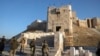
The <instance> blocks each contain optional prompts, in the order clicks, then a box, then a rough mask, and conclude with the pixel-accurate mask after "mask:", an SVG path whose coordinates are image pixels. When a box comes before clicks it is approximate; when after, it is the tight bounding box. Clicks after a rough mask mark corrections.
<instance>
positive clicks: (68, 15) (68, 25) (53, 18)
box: [47, 5, 75, 46]
mask: <svg viewBox="0 0 100 56" xmlns="http://www.w3.org/2000/svg"><path fill="white" fill-rule="evenodd" d="M74 17H75V15H73V12H72V8H71V5H67V6H62V7H60V8H56V7H49V8H48V20H47V21H48V22H47V31H49V32H50V31H51V32H57V31H59V29H60V31H61V32H66V33H67V35H66V37H65V45H66V44H67V45H68V46H72V43H71V42H72V41H73V40H71V39H72V36H73V28H72V19H73V18H74ZM69 36H70V37H69Z"/></svg>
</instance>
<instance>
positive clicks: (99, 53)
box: [96, 41, 100, 56]
mask: <svg viewBox="0 0 100 56" xmlns="http://www.w3.org/2000/svg"><path fill="white" fill-rule="evenodd" d="M96 55H97V56H100V41H99V43H98V46H97V50H96Z"/></svg>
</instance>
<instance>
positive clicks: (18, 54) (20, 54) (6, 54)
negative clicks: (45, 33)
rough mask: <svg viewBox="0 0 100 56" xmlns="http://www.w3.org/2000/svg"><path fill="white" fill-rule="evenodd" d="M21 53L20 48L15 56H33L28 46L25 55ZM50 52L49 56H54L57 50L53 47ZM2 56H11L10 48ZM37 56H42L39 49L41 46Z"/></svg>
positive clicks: (37, 50)
mask: <svg viewBox="0 0 100 56" xmlns="http://www.w3.org/2000/svg"><path fill="white" fill-rule="evenodd" d="M19 51H20V47H18V49H17V52H16V55H15V56H30V55H31V52H30V48H29V47H28V46H27V47H26V48H25V51H24V53H20V52H19ZM49 52H50V54H49V55H50V56H54V54H55V50H54V49H53V48H52V47H50V50H49ZM2 56H9V47H8V46H6V48H5V50H4V52H3V55H2ZM35 56H42V53H41V47H39V46H37V47H36V52H35Z"/></svg>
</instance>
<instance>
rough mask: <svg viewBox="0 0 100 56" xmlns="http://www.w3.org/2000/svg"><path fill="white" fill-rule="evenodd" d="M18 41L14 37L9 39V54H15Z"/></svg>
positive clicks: (12, 55) (11, 55)
mask: <svg viewBox="0 0 100 56" xmlns="http://www.w3.org/2000/svg"><path fill="white" fill-rule="evenodd" d="M17 47H18V42H17V40H16V38H15V37H13V38H12V39H11V40H10V56H15V54H16V49H17Z"/></svg>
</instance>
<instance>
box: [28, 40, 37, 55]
mask: <svg viewBox="0 0 100 56" xmlns="http://www.w3.org/2000/svg"><path fill="white" fill-rule="evenodd" d="M29 45H30V49H31V53H32V54H31V56H35V49H36V47H35V39H33V40H32V41H31V42H30V44H29Z"/></svg>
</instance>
